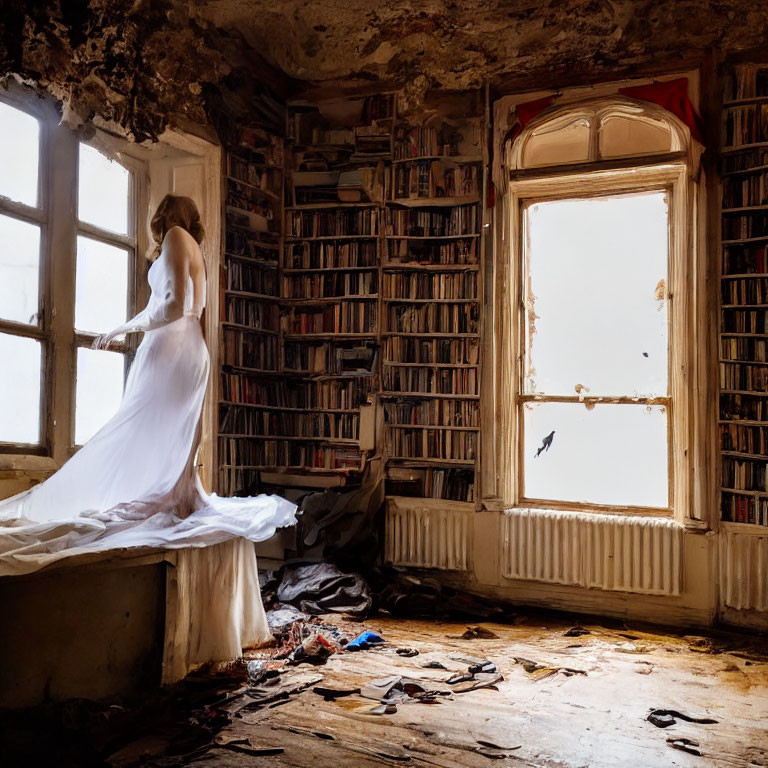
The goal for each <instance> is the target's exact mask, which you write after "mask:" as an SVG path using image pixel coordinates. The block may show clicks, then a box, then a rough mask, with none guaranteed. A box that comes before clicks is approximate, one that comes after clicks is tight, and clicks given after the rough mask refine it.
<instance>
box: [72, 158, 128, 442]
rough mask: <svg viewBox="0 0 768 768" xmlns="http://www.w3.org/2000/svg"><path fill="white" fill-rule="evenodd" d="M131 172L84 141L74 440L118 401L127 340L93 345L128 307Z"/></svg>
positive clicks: (82, 438) (92, 429) (83, 437)
mask: <svg viewBox="0 0 768 768" xmlns="http://www.w3.org/2000/svg"><path fill="white" fill-rule="evenodd" d="M131 208H132V206H131V174H130V172H129V171H128V169H127V168H124V167H123V166H121V165H119V164H118V163H116V162H114V161H113V160H110V159H109V158H107V157H105V156H104V155H102V154H101V153H100V152H99V151H98V150H96V149H94V148H93V147H89V146H88V145H87V144H83V143H81V144H80V145H79V162H78V182H77V218H78V235H77V256H76V265H75V275H76V279H75V330H76V341H77V345H78V350H77V365H76V370H77V384H76V398H75V443H76V444H77V445H82V444H83V443H85V442H87V441H88V440H89V439H90V438H91V437H93V435H94V434H95V433H96V432H97V431H98V429H99V427H101V425H102V424H104V423H105V422H106V421H107V420H108V419H109V418H110V416H112V414H114V413H115V411H116V410H117V407H118V405H120V399H121V398H122V395H123V372H124V369H125V353H126V352H127V351H128V348H127V347H126V345H125V342H123V343H122V344H119V343H118V344H113V345H112V346H113V348H116V349H118V350H119V351H111V350H110V351H107V350H98V351H97V350H93V349H91V348H90V347H91V344H92V343H93V339H94V338H95V337H96V336H98V335H99V334H101V333H106V332H108V331H111V330H112V329H113V328H117V326H119V325H122V323H124V322H125V321H126V320H127V319H128V316H129V314H130V313H131V310H132V306H130V305H131V304H132V302H131V301H130V299H131V298H132V296H131V291H130V290H129V285H130V284H131V278H132V275H133V264H134V255H135V245H136V243H135V239H134V231H133V230H134V227H133V226H132V223H131V222H130V219H131V217H130V213H131Z"/></svg>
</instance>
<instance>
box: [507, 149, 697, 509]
mask: <svg viewBox="0 0 768 768" xmlns="http://www.w3.org/2000/svg"><path fill="white" fill-rule="evenodd" d="M559 168H560V170H562V169H563V166H559ZM686 175H687V174H686V172H685V164H684V163H668V164H667V163H664V164H659V163H654V164H651V165H649V166H640V167H635V168H632V169H629V170H618V169H613V170H608V171H602V172H596V173H585V174H564V175H563V176H561V175H557V174H554V175H551V176H549V177H548V178H547V179H546V180H544V179H529V180H527V181H526V182H524V183H520V184H515V185H514V191H513V199H514V200H515V204H514V208H513V211H514V212H513V216H515V218H516V221H515V222H514V225H513V229H514V237H515V240H517V255H516V258H515V260H514V261H515V264H516V265H517V278H516V281H515V282H516V288H517V295H516V300H515V303H514V306H515V307H516V308H517V317H516V318H515V327H516V329H517V332H516V333H515V340H516V342H517V350H516V359H517V361H518V364H517V375H516V381H515V383H514V398H515V415H514V419H515V435H516V437H515V443H516V455H515V459H514V469H513V472H514V484H515V487H514V505H515V506H519V507H535V508H537V509H562V510H569V511H573V510H579V511H584V512H603V513H604V512H614V513H616V512H619V513H629V514H646V515H657V516H666V517H669V516H672V515H673V513H674V510H675V506H676V505H675V499H676V497H679V496H681V494H682V489H676V484H675V477H676V471H680V470H679V468H677V469H676V463H677V462H675V460H674V457H675V455H676V454H677V453H678V451H679V446H678V433H681V432H682V431H683V430H684V425H682V424H678V423H676V422H677V411H678V410H679V405H676V403H681V404H682V406H683V409H684V408H685V403H684V400H685V398H686V391H687V387H683V386H681V383H682V382H681V379H680V376H678V377H675V376H673V367H674V365H675V364H676V362H677V361H678V359H679V357H680V352H679V350H677V351H676V349H675V348H676V347H679V346H680V345H681V344H684V339H682V338H681V336H680V334H677V333H676V326H677V324H679V323H681V322H683V320H684V319H683V318H682V317H679V316H678V315H679V314H680V313H678V312H676V302H675V301H674V297H675V295H676V294H678V293H679V289H678V288H677V286H676V285H675V283H674V279H676V280H677V281H679V280H680V279H681V278H682V279H685V278H684V277H683V275H684V274H685V264H684V263H682V262H684V261H685V260H686V257H685V254H684V249H681V248H678V247H677V245H676V240H678V239H679V237H678V236H676V231H677V230H678V228H679V226H680V223H681V222H680V221H679V220H675V216H674V213H673V211H674V210H675V208H676V207H677V206H676V200H677V198H678V197H679V196H680V194H681V186H680V185H681V184H684V182H685V177H686ZM638 177H641V178H638ZM648 192H664V193H666V194H667V200H668V220H667V242H668V257H667V274H666V276H665V280H666V282H667V291H666V293H667V297H666V301H667V312H668V320H667V325H668V337H667V338H668V344H667V355H668V370H667V378H668V395H667V396H664V397H652V398H647V397H632V396H630V395H623V396H600V395H588V394H581V395H570V396H566V395H544V394H541V395H539V394H528V393H526V392H525V374H526V362H525V361H526V358H527V357H528V356H529V355H530V351H531V350H530V347H529V346H528V343H529V339H528V334H527V333H526V328H527V324H528V307H527V305H526V287H525V286H526V284H527V278H528V274H529V273H528V259H527V255H526V247H525V237H526V231H525V211H526V208H527V207H529V206H531V205H534V204H536V203H541V202H550V201H555V200H573V199H589V198H596V197H606V196H619V195H633V194H642V193H648ZM676 258H677V259H678V263H677V265H675V259H676ZM673 276H676V277H675V278H674V279H673ZM529 402H534V403H539V402H540V403H547V402H555V403H566V402H572V403H574V405H576V404H579V403H586V404H594V405H613V404H622V403H626V404H635V403H638V404H639V403H642V404H646V405H662V406H664V407H665V408H666V409H667V464H668V474H667V488H668V492H667V506H666V507H644V506H641V505H630V504H626V505H616V504H598V503H594V502H582V501H565V500H555V499H544V498H535V497H529V496H526V495H525V491H524V489H525V470H524V468H525V457H524V435H523V423H524V408H525V404H526V403H529Z"/></svg>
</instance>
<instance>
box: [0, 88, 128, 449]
mask: <svg viewBox="0 0 768 768" xmlns="http://www.w3.org/2000/svg"><path fill="white" fill-rule="evenodd" d="M59 121H60V115H58V113H57V111H56V110H55V108H54V107H53V105H52V104H50V103H49V102H47V101H45V100H42V99H39V98H38V97H37V96H32V97H29V96H28V95H27V94H26V93H24V92H23V89H20V88H11V89H10V90H9V92H8V93H7V94H4V95H3V100H0V359H1V360H2V361H3V365H2V366H1V367H0V452H2V453H13V454H27V455H29V454H38V455H42V456H51V457H55V459H56V463H58V464H60V463H62V462H63V461H64V460H66V458H67V457H68V456H69V455H70V453H71V450H72V448H73V447H74V446H75V445H80V444H82V443H84V442H85V441H86V440H87V439H88V438H90V437H91V436H92V435H93V433H94V432H95V431H96V430H97V429H98V428H99V427H100V426H101V424H103V423H104V421H106V420H107V419H108V418H109V416H111V415H112V413H114V411H115V409H116V407H117V404H118V403H119V401H120V398H121V396H122V388H123V380H124V377H125V370H126V356H127V355H128V354H129V353H130V351H131V348H130V347H129V346H128V345H126V344H123V345H116V346H115V347H114V350H111V351H94V350H91V349H90V346H91V343H92V341H93V339H94V338H95V336H96V335H98V334H100V333H103V332H106V331H108V330H111V329H112V328H114V327H115V326H117V325H119V324H120V323H122V322H124V321H125V319H126V317H127V316H128V315H129V314H131V313H133V311H134V306H135V296H134V285H135V277H134V275H135V268H136V227H135V219H136V214H135V211H136V205H135V203H134V197H135V190H134V184H133V178H134V176H135V170H136V165H133V166H132V167H131V168H130V169H129V168H128V167H126V165H124V164H121V163H118V162H117V161H115V160H112V159H110V158H108V157H107V156H106V155H105V154H104V153H102V152H101V151H99V150H97V149H96V148H94V147H92V146H90V145H88V144H85V143H82V142H79V141H78V140H77V138H76V137H75V135H74V134H73V133H72V132H71V131H70V130H69V129H68V128H67V127H65V126H61V125H59ZM126 162H128V161H126Z"/></svg>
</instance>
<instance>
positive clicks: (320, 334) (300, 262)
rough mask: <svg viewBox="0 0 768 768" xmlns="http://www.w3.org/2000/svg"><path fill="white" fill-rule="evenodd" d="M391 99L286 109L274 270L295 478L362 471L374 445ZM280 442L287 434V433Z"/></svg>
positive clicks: (379, 98) (305, 105) (362, 100)
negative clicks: (371, 410) (296, 404)
mask: <svg viewBox="0 0 768 768" xmlns="http://www.w3.org/2000/svg"><path fill="white" fill-rule="evenodd" d="M393 110H394V98H393V96H392V95H381V96H373V97H367V98H364V99H350V100H340V101H338V102H330V103H328V104H325V103H324V104H322V105H316V104H293V105H290V107H289V112H288V125H287V134H288V137H289V140H290V141H291V143H292V147H293V151H292V156H291V157H290V163H289V175H288V193H289V194H288V197H289V201H290V204H289V205H288V206H287V207H286V210H285V218H284V221H285V244H284V250H283V262H282V268H281V275H282V276H281V281H282V282H281V294H282V297H283V301H282V317H281V334H282V361H281V362H282V370H283V372H284V373H285V375H286V377H289V378H287V379H286V381H287V382H290V384H286V386H290V388H291V389H292V391H295V392H297V393H301V399H302V401H303V402H305V403H307V404H308V406H309V407H311V408H312V409H313V411H312V412H311V413H310V414H308V415H307V416H306V417H305V418H304V419H303V420H301V421H298V420H294V421H290V422H288V421H286V423H285V425H284V429H283V430H282V431H281V434H283V435H286V436H290V440H292V441H294V444H295V445H296V447H297V450H298V447H299V446H301V450H303V451H304V453H303V454H302V455H301V459H302V464H301V467H300V468H299V471H302V472H303V471H312V472H316V473H323V474H327V475H334V474H345V475H353V476H354V475H356V474H357V473H359V472H362V470H363V469H364V466H365V461H366V459H367V457H368V455H369V453H370V452H371V451H372V450H373V449H374V447H375V446H374V435H373V434H372V429H368V430H367V432H368V434H363V433H362V431H363V430H364V425H363V423H362V422H363V419H362V417H361V413H362V411H361V409H362V408H363V407H364V406H366V405H369V404H372V402H373V401H374V399H375V394H376V392H377V391H378V386H379V385H378V339H379V332H380V328H379V263H380V247H381V220H382V216H381V207H382V205H381V203H382V195H383V186H384V179H383V169H384V162H385V160H387V159H388V158H389V154H390V145H391V134H392V119H393ZM286 439H288V437H286Z"/></svg>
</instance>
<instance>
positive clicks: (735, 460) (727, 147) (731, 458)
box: [719, 64, 768, 526]
mask: <svg viewBox="0 0 768 768" xmlns="http://www.w3.org/2000/svg"><path fill="white" fill-rule="evenodd" d="M723 134H724V142H723V144H724V146H723V151H722V155H723V156H722V165H723V167H722V201H721V202H722V206H721V214H722V264H721V288H720V300H721V301H720V336H719V347H720V348H719V367H720V421H719V427H720V446H721V452H720V455H721V512H722V519H723V520H724V521H726V522H729V523H741V524H750V525H760V526H768V64H739V65H735V66H734V67H733V68H732V69H731V71H730V72H729V73H728V75H727V78H726V88H725V97H724V116H723Z"/></svg>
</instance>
